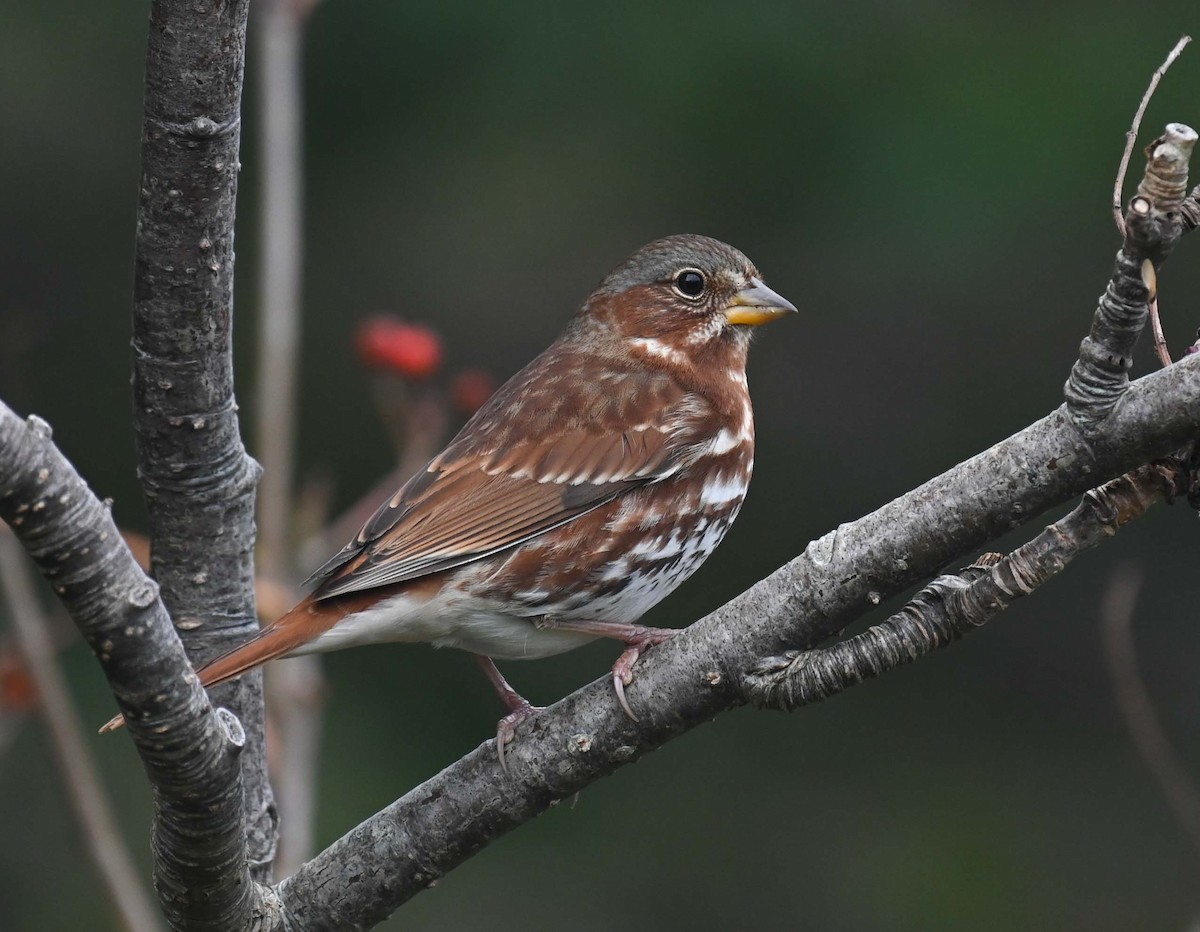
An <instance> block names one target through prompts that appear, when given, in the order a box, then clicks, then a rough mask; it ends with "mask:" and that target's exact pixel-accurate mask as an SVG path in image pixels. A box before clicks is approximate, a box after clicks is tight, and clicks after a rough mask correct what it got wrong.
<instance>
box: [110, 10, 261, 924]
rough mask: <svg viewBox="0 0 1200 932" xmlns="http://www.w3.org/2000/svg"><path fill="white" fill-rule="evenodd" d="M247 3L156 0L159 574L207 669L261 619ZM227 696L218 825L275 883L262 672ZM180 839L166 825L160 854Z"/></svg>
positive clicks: (142, 337)
mask: <svg viewBox="0 0 1200 932" xmlns="http://www.w3.org/2000/svg"><path fill="white" fill-rule="evenodd" d="M247 9H248V2H247V0H225V2H216V3H211V4H207V5H202V6H200V7H197V6H196V5H195V4H193V3H188V2H183V0H156V2H154V3H153V4H152V6H151V10H150V28H149V41H148V46H147V52H146V96H145V118H144V124H143V131H142V177H141V185H140V191H139V200H138V229H137V241H136V271H135V280H134V289H135V304H134V314H133V350H134V360H133V394H134V426H135V430H136V435H137V448H138V468H139V474H140V478H141V482H142V487H143V489H144V491H145V494H146V502H147V508H148V510H149V516H150V538H151V546H152V554H153V555H152V564H151V566H152V572H153V575H154V577H155V578H156V579H157V580H158V582H159V584H160V585H161V587H162V598H163V602H164V604H165V605H166V607H167V610H168V611H169V613H170V615H171V618H172V619H174V622H175V625H176V628H177V629H178V631H179V634H180V637H181V638H182V640H183V644H184V646H185V648H186V649H187V653H188V655H189V657H191V658H192V659H193V660H194V661H196V662H200V661H203V660H206V659H208V658H209V657H211V656H213V655H214V654H216V653H220V652H221V651H223V650H225V649H227V648H228V647H229V646H231V645H232V644H234V643H237V642H239V641H242V640H245V639H246V638H248V637H249V636H250V635H251V634H252V633H253V632H254V631H255V630H256V629H257V625H258V623H257V618H256V614H255V607H254V559H253V547H254V486H255V482H256V481H257V477H258V468H257V466H256V465H255V463H254V462H253V461H252V460H251V459H250V458H249V457H248V456H247V455H246V453H245V450H244V449H243V447H242V441H241V436H240V433H239V429H238V418H237V405H236V404H235V402H234V396H233V357H232V330H231V325H232V314H233V260H234V250H233V222H234V202H235V197H236V193H237V173H238V170H239V168H240V166H239V163H238V146H239V141H240V106H241V94H242V71H243V64H244V59H245V45H246V14H247ZM214 698H215V699H216V700H217V701H218V702H220V704H222V705H224V706H227V707H228V708H229V709H231V710H232V711H233V712H234V713H235V714H236V715H237V717H238V718H239V719H240V721H241V722H242V723H243V727H244V728H245V730H246V747H245V751H244V753H243V754H242V755H241V765H242V769H243V786H244V790H245V801H244V808H245V824H246V826H247V827H248V833H246V834H244V830H243V828H242V827H241V819H240V818H239V819H238V820H235V821H230V820H228V819H221V820H217V822H216V823H215V826H214V828H215V830H216V831H217V832H218V833H221V834H224V835H227V836H228V837H229V838H230V839H231V840H232V839H233V838H234V837H245V838H246V839H247V842H248V856H249V858H250V862H251V865H252V867H253V872H254V875H255V876H256V877H257V878H259V879H267V878H268V877H269V871H270V862H271V859H272V857H273V852H274V844H275V818H274V806H273V803H272V801H271V793H270V787H269V784H268V783H267V777H266V757H265V750H264V739H263V721H264V716H263V705H262V678H261V676H260V675H254V676H249V677H243V678H242V679H241V680H240V681H238V682H237V683H236V684H234V685H232V686H230V687H229V688H227V689H221V690H218V691H216V693H215V694H214ZM121 711H122V712H124V713H125V714H126V716H127V718H128V717H129V716H130V715H133V716H138V715H142V716H144V715H145V714H146V710H145V709H144V708H138V707H134V706H125V705H122V706H121ZM177 829H178V827H174V828H173V829H172V833H174V832H175V831H176V830H177ZM165 833H166V827H165V826H163V827H161V830H160V831H159V832H158V833H157V834H156V838H158V839H159V841H158V842H156V847H157V846H159V845H160V844H161V843H162V839H163V838H164V837H165ZM172 837H174V835H173V834H172ZM177 880H178V878H175V877H169V876H161V872H160V877H159V884H160V887H161V888H162V889H163V891H164V892H167V893H169V892H170V891H172V890H175V889H176V888H179V889H180V890H182V889H184V888H186V887H187V885H186V884H180V883H178V882H177ZM180 895H181V896H182V895H183V894H182V893H180ZM181 909H184V911H185V912H186V911H187V910H186V908H185V907H183V906H182V905H181Z"/></svg>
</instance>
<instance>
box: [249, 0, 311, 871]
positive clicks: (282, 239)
mask: <svg viewBox="0 0 1200 932" xmlns="http://www.w3.org/2000/svg"><path fill="white" fill-rule="evenodd" d="M261 11H262V17H261V19H260V21H259V23H258V26H259V29H258V41H259V49H260V56H261V67H260V71H259V74H260V76H261V82H260V84H259V97H260V100H261V102H262V106H261V113H262V176H263V210H262V212H263V225H262V253H263V264H262V272H261V275H260V277H259V292H260V293H259V307H260V309H261V312H260V317H259V339H258V386H257V387H258V393H257V394H258V405H259V410H258V419H257V430H256V436H257V444H256V446H257V450H258V456H259V460H260V462H261V463H262V466H263V477H262V480H261V481H260V483H259V522H258V569H259V573H260V575H261V576H263V577H265V578H267V579H270V580H274V581H276V582H277V583H282V582H283V581H284V580H287V579H290V578H291V576H292V563H291V560H290V553H291V547H292V535H291V515H292V509H293V502H292V484H293V470H292V464H293V460H294V457H295V433H296V398H297V385H296V372H297V368H298V356H299V341H300V293H301V287H302V284H301V272H300V270H301V260H302V254H303V238H302V229H303V206H302V205H303V190H304V180H303V179H304V169H303V161H302V156H301V137H302V123H303V116H302V93H303V92H302V76H301V55H302V45H303V19H304V17H305V16H306V14H307V12H308V7H307V5H305V6H304V7H303V8H302V7H301V5H299V4H297V3H295V2H293V0H270V2H267V3H264V4H263V6H262V8H261ZM260 610H261V606H260ZM270 617H271V618H272V619H273V618H274V617H276V616H274V615H272V616H270ZM266 687H267V695H268V700H269V703H270V706H269V710H268V714H269V716H270V721H271V725H272V730H271V733H272V737H273V738H274V739H275V746H274V747H272V748H271V749H270V751H271V755H270V756H271V762H272V765H273V769H272V778H273V782H274V788H275V798H276V803H277V806H278V811H279V847H278V851H277V856H276V860H275V869H276V872H277V873H278V874H279V875H281V876H287V875H288V874H291V873H292V872H294V871H295V870H296V868H297V867H299V865H300V864H302V863H303V862H304V861H305V860H306V859H307V858H308V857H309V856H310V855H311V854H312V846H313V840H312V839H313V821H314V819H315V815H316V814H315V810H314V805H315V798H316V778H317V748H318V745H319V740H320V733H321V696H322V695H323V690H322V688H321V668H320V663H319V661H318V660H317V658H316V657H300V658H297V659H295V660H293V661H291V662H289V663H286V664H280V665H278V667H277V668H275V669H273V670H271V671H270V672H269V674H268V675H267V677H266Z"/></svg>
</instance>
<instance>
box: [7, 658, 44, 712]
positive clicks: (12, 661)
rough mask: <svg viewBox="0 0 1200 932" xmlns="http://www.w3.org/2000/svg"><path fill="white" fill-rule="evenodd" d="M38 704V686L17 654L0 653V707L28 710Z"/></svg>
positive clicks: (13, 710)
mask: <svg viewBox="0 0 1200 932" xmlns="http://www.w3.org/2000/svg"><path fill="white" fill-rule="evenodd" d="M36 704H37V687H36V686H35V685H34V684H33V678H32V677H31V676H30V675H29V671H28V670H27V669H26V668H25V664H24V662H23V661H22V660H21V658H20V657H18V656H16V655H15V654H11V653H5V654H0V709H8V710H9V711H11V712H27V711H29V710H30V709H32V708H33V707H34V705H36Z"/></svg>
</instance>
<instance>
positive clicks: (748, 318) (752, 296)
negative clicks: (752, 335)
mask: <svg viewBox="0 0 1200 932" xmlns="http://www.w3.org/2000/svg"><path fill="white" fill-rule="evenodd" d="M794 313H796V305H794V304H792V302H791V301H789V300H788V299H787V298H785V297H783V296H782V295H778V294H776V293H775V292H773V291H772V290H771V289H770V288H768V287H767V286H766V285H764V284H763V283H762V282H761V281H759V280H758V279H757V278H752V279H750V283H749V284H748V285H746V287H745V288H743V289H742V290H741V291H739V292H738V293H737V294H736V295H734V296H733V300H732V301H730V302H729V306H728V307H727V308H725V319H726V320H727V321H729V322H730V323H731V324H744V325H746V326H748V327H757V326H758V325H759V324H765V323H766V322H767V321H769V320H774V319H775V318H776V317H782V316H783V315H784V314H794Z"/></svg>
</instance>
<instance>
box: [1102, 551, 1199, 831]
mask: <svg viewBox="0 0 1200 932" xmlns="http://www.w3.org/2000/svg"><path fill="white" fill-rule="evenodd" d="M1141 587H1142V573H1141V572H1140V571H1139V570H1138V569H1136V568H1135V567H1133V566H1130V565H1126V566H1123V567H1121V568H1120V569H1119V570H1118V572H1117V573H1116V574H1115V575H1114V576H1113V579H1112V581H1111V582H1110V583H1109V586H1108V589H1107V590H1106V592H1105V594H1104V599H1103V601H1102V602H1101V603H1100V625H1101V627H1100V634H1101V638H1102V641H1103V643H1104V657H1105V660H1107V661H1108V672H1109V676H1110V677H1111V678H1112V685H1113V694H1114V696H1115V697H1116V701H1117V707H1118V709H1120V712H1121V718H1122V719H1123V720H1124V722H1125V728H1126V729H1127V730H1128V732H1129V737H1130V738H1131V739H1132V741H1133V744H1134V747H1136V748H1137V750H1138V754H1139V755H1140V756H1141V758H1142V760H1143V761H1145V763H1146V766H1147V767H1149V768H1150V772H1151V773H1152V774H1153V775H1154V780H1155V782H1156V783H1157V784H1158V788H1159V789H1160V790H1161V791H1162V794H1163V796H1165V797H1166V800H1167V804H1168V805H1169V806H1170V807H1171V809H1172V811H1173V812H1174V813H1175V817H1176V818H1177V819H1178V820H1179V824H1180V825H1181V826H1182V827H1183V830H1184V831H1185V832H1186V833H1187V836H1188V839H1189V840H1190V841H1191V843H1192V847H1193V848H1195V850H1196V853H1197V855H1200V792H1198V791H1197V789H1196V785H1195V783H1193V782H1192V780H1191V778H1190V777H1189V776H1188V773H1187V770H1186V769H1185V768H1184V766H1183V764H1182V762H1181V761H1180V760H1179V757H1178V755H1177V754H1176V753H1175V750H1174V748H1172V747H1171V742H1170V739H1169V738H1168V737H1167V733H1166V730H1165V729H1164V728H1163V726H1162V722H1160V721H1159V718H1158V715H1157V714H1156V713H1155V711H1154V704H1153V703H1152V702H1151V700H1150V694H1149V692H1147V690H1146V685H1145V683H1144V682H1143V681H1142V678H1141V676H1139V675H1138V669H1137V657H1136V654H1135V651H1134V644H1133V610H1134V606H1135V604H1136V603H1137V597H1138V592H1139V591H1140V590H1141Z"/></svg>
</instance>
